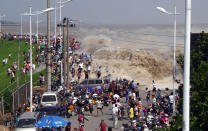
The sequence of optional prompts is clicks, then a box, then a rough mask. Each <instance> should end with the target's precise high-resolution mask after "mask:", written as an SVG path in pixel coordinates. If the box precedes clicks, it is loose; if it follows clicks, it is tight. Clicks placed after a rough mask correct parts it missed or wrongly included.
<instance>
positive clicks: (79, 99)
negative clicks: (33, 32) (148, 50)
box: [2, 36, 174, 131]
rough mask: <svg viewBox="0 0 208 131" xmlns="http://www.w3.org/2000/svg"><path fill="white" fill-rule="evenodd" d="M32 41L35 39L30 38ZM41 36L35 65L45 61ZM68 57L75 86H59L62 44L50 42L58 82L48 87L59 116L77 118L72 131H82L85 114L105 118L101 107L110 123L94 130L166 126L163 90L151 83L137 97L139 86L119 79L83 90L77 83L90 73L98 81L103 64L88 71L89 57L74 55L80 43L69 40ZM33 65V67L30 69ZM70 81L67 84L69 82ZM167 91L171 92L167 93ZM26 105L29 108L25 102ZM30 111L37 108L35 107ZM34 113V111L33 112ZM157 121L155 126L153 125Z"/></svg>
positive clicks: (169, 100) (168, 109)
mask: <svg viewBox="0 0 208 131" xmlns="http://www.w3.org/2000/svg"><path fill="white" fill-rule="evenodd" d="M24 40H25V43H26V44H28V37H27V36H25V39H24ZM33 40H34V42H35V39H33ZM46 42H47V40H46V39H45V37H40V40H39V43H38V45H37V47H36V49H35V50H36V54H37V55H36V56H35V62H36V64H37V65H40V63H42V62H45V58H46V44H47V43H46ZM68 44H69V48H68V49H67V51H68V54H69V55H68V57H66V58H68V59H67V61H68V62H69V67H68V68H69V71H70V77H71V79H72V81H77V83H76V84H71V83H69V84H70V85H62V84H63V83H62V82H61V81H62V80H61V74H60V73H61V70H63V68H64V67H65V66H67V65H64V63H65V62H63V61H64V55H65V54H64V45H63V43H62V42H60V37H58V38H57V39H56V43H55V39H52V41H51V57H52V73H53V75H57V74H59V75H58V78H59V80H58V81H55V82H53V85H52V86H54V85H55V86H56V87H57V88H56V89H57V90H56V92H58V98H59V101H60V106H59V113H60V115H62V116H64V117H67V118H70V117H74V116H77V121H78V123H79V126H78V127H75V128H74V131H75V130H80V131H84V129H85V123H86V122H85V121H89V119H88V118H87V117H86V114H87V113H88V112H89V114H90V116H91V117H103V115H105V113H104V111H103V110H104V108H111V115H112V120H113V123H112V125H107V124H106V122H105V120H104V119H102V120H101V122H100V123H99V122H98V123H97V127H96V129H97V130H98V129H99V130H101V131H106V130H107V128H108V129H109V130H112V128H115V129H117V128H118V123H119V122H120V121H123V120H125V121H129V123H130V125H129V123H128V122H127V123H123V122H122V123H123V130H130V129H132V128H134V129H135V130H136V129H137V130H139V129H141V130H145V131H147V130H149V129H152V128H153V127H158V128H164V127H167V126H168V123H169V117H170V116H171V115H172V113H173V101H174V97H173V93H172V92H171V91H169V90H168V89H166V90H165V91H161V90H160V89H159V88H158V87H157V85H156V83H155V81H154V80H153V84H152V87H151V88H146V89H145V90H144V92H142V94H141V89H140V84H139V83H136V82H135V81H134V80H127V79H120V80H112V81H111V82H109V83H104V82H103V83H102V84H101V85H99V88H98V87H95V88H93V90H89V88H87V87H84V88H83V87H82V88H80V87H79V83H80V82H81V80H82V79H89V77H90V74H92V73H95V76H96V77H97V78H98V79H102V78H103V76H102V72H103V70H102V68H103V65H101V66H99V65H98V66H97V69H93V70H96V71H95V72H92V63H93V56H92V55H91V54H86V53H78V52H76V50H77V49H79V47H80V43H79V42H78V41H77V40H75V39H71V40H70V41H69V43H68ZM29 55H30V54H29V51H28V52H27V53H26V52H24V53H23V56H24V66H23V68H22V71H23V74H26V73H27V72H28V71H29V69H30V63H29ZM2 62H3V64H6V63H7V62H6V60H5V59H3V61H2ZM34 68H35V64H34V65H33V69H34ZM16 69H17V65H16V62H14V63H13V65H12V67H11V68H8V76H12V80H11V82H13V81H14V76H15V73H16ZM105 71H106V73H107V74H108V73H110V71H109V68H108V66H106V68H105ZM44 81H45V78H44V75H43V74H41V75H40V85H43V84H44ZM72 81H71V82H72ZM170 92H171V93H170ZM40 98H41V94H35V95H34V96H33V102H34V103H33V104H34V105H39V104H40ZM26 105H29V103H27V104H26ZM28 107H29V106H25V111H29V108H28ZM34 108H39V107H38V106H35V107H34ZM34 110H35V109H34ZM155 122H157V123H155ZM72 126H73V123H72V125H70V124H68V125H67V126H66V128H65V129H66V131H72Z"/></svg>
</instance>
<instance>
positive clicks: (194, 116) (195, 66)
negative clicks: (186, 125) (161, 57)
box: [170, 32, 208, 131]
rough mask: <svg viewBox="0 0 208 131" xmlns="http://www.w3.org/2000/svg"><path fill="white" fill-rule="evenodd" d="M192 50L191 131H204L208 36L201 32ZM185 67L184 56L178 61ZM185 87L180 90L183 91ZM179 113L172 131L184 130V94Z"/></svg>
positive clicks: (207, 118)
mask: <svg viewBox="0 0 208 131" xmlns="http://www.w3.org/2000/svg"><path fill="white" fill-rule="evenodd" d="M194 44H195V45H197V46H196V48H194V49H192V50H191V76H190V83H191V97H190V130H193V131H196V130H199V131H204V130H207V127H208V34H207V33H205V32H201V33H200V34H199V36H198V39H197V40H196V43H194ZM177 62H178V64H180V65H181V67H183V56H182V55H180V56H179V57H178V59H177ZM182 88H183V85H181V86H180V88H179V90H182ZM179 96H180V100H179V102H178V111H179V113H178V114H177V115H176V116H175V118H174V122H172V123H171V127H170V130H181V129H182V104H183V103H182V102H183V101H182V98H183V96H182V93H179Z"/></svg>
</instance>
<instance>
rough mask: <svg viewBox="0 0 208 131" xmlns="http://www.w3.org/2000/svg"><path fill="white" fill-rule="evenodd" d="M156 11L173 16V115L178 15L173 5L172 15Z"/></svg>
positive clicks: (163, 10)
mask: <svg viewBox="0 0 208 131" xmlns="http://www.w3.org/2000/svg"><path fill="white" fill-rule="evenodd" d="M157 9H158V10H159V11H161V12H163V13H166V14H169V15H173V16H174V38H173V113H174V114H175V72H176V55H175V52H176V15H179V13H177V12H176V5H175V4H174V13H170V12H168V11H166V10H165V9H164V8H162V7H157Z"/></svg>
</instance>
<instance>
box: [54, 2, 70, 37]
mask: <svg viewBox="0 0 208 131" xmlns="http://www.w3.org/2000/svg"><path fill="white" fill-rule="evenodd" d="M71 1H72V0H65V1H62V0H60V1H59V2H57V3H59V8H60V16H59V21H60V23H61V19H62V17H61V8H62V7H63V6H64V5H63V4H66V3H68V2H71ZM60 36H61V27H60Z"/></svg>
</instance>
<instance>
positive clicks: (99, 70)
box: [97, 66, 101, 79]
mask: <svg viewBox="0 0 208 131" xmlns="http://www.w3.org/2000/svg"><path fill="white" fill-rule="evenodd" d="M100 76H101V66H99V68H98V69H97V78H98V79H99V78H100Z"/></svg>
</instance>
